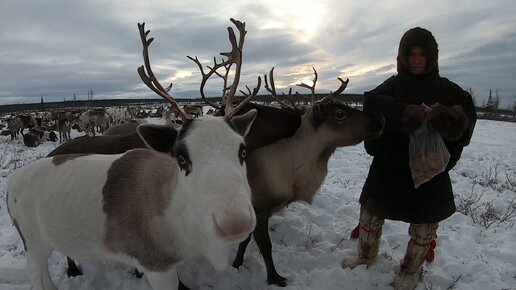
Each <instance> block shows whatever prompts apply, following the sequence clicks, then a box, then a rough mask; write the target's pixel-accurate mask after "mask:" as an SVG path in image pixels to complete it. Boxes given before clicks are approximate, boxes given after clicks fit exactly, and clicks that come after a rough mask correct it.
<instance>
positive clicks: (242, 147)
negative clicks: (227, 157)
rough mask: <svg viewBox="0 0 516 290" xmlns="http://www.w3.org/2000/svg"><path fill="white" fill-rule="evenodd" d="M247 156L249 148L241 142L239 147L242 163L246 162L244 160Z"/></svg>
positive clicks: (239, 156)
mask: <svg viewBox="0 0 516 290" xmlns="http://www.w3.org/2000/svg"><path fill="white" fill-rule="evenodd" d="M246 157H247V148H246V147H245V145H244V144H240V149H238V158H239V159H240V165H243V164H244V160H245V158H246Z"/></svg>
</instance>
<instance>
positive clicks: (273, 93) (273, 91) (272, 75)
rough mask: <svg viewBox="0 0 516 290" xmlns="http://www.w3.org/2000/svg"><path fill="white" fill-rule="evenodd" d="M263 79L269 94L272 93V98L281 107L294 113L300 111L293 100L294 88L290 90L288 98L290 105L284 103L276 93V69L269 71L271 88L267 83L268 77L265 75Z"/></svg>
mask: <svg viewBox="0 0 516 290" xmlns="http://www.w3.org/2000/svg"><path fill="white" fill-rule="evenodd" d="M263 77H264V79H265V89H266V90H267V91H268V92H269V93H271V96H272V98H273V99H274V100H276V101H277V102H278V103H279V104H280V106H282V107H284V108H288V109H291V110H294V111H300V110H299V108H298V107H297V106H296V104H295V103H294V101H293V100H292V99H293V98H292V88H290V89H289V91H288V96H287V100H288V101H289V103H290V104H289V103H286V102H284V101H283V100H282V99H281V98H280V97H278V94H277V93H276V85H275V84H274V67H273V68H272V69H271V70H270V71H269V81H270V87H269V84H268V82H267V75H264V76H263Z"/></svg>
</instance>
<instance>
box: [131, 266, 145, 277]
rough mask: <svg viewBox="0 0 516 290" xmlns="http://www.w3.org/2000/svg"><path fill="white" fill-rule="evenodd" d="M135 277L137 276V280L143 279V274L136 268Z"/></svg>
mask: <svg viewBox="0 0 516 290" xmlns="http://www.w3.org/2000/svg"><path fill="white" fill-rule="evenodd" d="M133 275H134V276H136V278H138V279H141V278H142V277H143V273H142V272H140V271H138V269H137V268H134V272H133Z"/></svg>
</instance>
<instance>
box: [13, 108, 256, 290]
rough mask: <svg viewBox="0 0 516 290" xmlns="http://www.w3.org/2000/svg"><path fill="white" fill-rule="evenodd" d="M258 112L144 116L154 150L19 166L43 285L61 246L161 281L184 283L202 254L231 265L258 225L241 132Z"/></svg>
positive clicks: (32, 273) (29, 246)
mask: <svg viewBox="0 0 516 290" xmlns="http://www.w3.org/2000/svg"><path fill="white" fill-rule="evenodd" d="M255 116H256V112H255V111H251V112H249V113H247V114H245V115H242V116H236V117H234V118H232V119H231V120H230V121H226V120H225V119H223V118H215V117H211V116H210V117H203V118H201V119H198V120H193V121H191V122H189V123H188V124H187V125H185V128H183V130H181V132H180V133H178V131H176V130H175V129H173V128H170V127H166V126H159V125H152V124H142V125H140V126H139V127H138V133H139V134H140V136H141V138H142V139H143V140H145V142H146V144H147V145H148V146H149V147H151V148H153V149H155V150H151V149H135V150H130V151H128V152H126V153H123V154H118V155H96V154H65V155H58V156H54V157H50V158H42V159H39V160H37V161H35V162H33V163H31V164H30V165H28V166H26V167H23V168H20V169H19V170H17V171H16V172H15V173H14V174H13V175H12V176H10V178H9V183H8V188H7V192H8V196H7V204H8V210H9V213H10V215H11V218H12V220H13V222H14V224H15V225H16V227H17V229H18V230H19V232H20V235H21V236H22V239H23V241H24V245H25V247H26V250H27V271H28V274H29V278H30V280H31V283H32V284H33V286H34V287H35V289H37V290H56V287H55V286H54V284H53V282H52V281H51V278H50V275H49V272H48V264H47V259H48V257H49V255H50V254H51V253H52V251H53V250H58V251H60V252H62V253H63V254H65V255H67V256H70V257H72V258H75V259H101V260H105V259H109V260H116V261H120V262H124V263H127V264H129V265H133V266H135V267H137V268H139V269H141V270H143V271H144V272H145V273H146V277H147V278H148V280H149V282H150V284H151V286H152V288H153V289H155V290H164V289H177V286H178V279H177V273H176V268H177V266H178V264H180V263H182V262H183V261H185V260H187V259H188V258H190V257H192V256H195V255H199V254H200V255H203V256H205V257H206V258H207V259H208V260H209V261H210V262H211V263H212V264H213V266H214V267H215V268H216V269H217V270H221V269H223V268H224V267H225V266H226V264H227V259H228V252H229V251H228V248H227V245H228V244H231V243H238V242H240V241H242V240H243V239H245V238H246V237H247V236H248V234H249V233H250V232H251V231H252V230H253V229H254V226H255V214H254V211H253V207H252V204H251V192H250V188H249V184H248V182H247V179H246V166H245V163H244V159H243V157H244V156H245V154H244V151H245V150H244V149H245V146H244V144H243V143H244V139H243V137H242V136H245V135H246V134H247V133H248V132H249V128H250V126H251V123H252V121H253V120H254V118H255ZM228 125H229V126H228ZM230 127H231V128H232V129H230ZM236 132H237V133H238V134H237V133H236ZM221 168H223V169H224V170H220V169H221ZM27 180H30V182H27Z"/></svg>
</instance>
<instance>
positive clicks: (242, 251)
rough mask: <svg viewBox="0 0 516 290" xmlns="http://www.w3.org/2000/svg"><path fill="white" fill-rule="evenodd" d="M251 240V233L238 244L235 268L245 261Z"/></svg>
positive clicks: (234, 262)
mask: <svg viewBox="0 0 516 290" xmlns="http://www.w3.org/2000/svg"><path fill="white" fill-rule="evenodd" d="M249 241H251V235H249V237H247V239H245V240H244V241H242V242H241V243H240V244H238V251H237V254H236V257H235V260H234V261H233V268H236V269H238V267H240V266H241V265H242V263H243V262H244V255H245V249H246V248H247V245H248V244H249Z"/></svg>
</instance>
